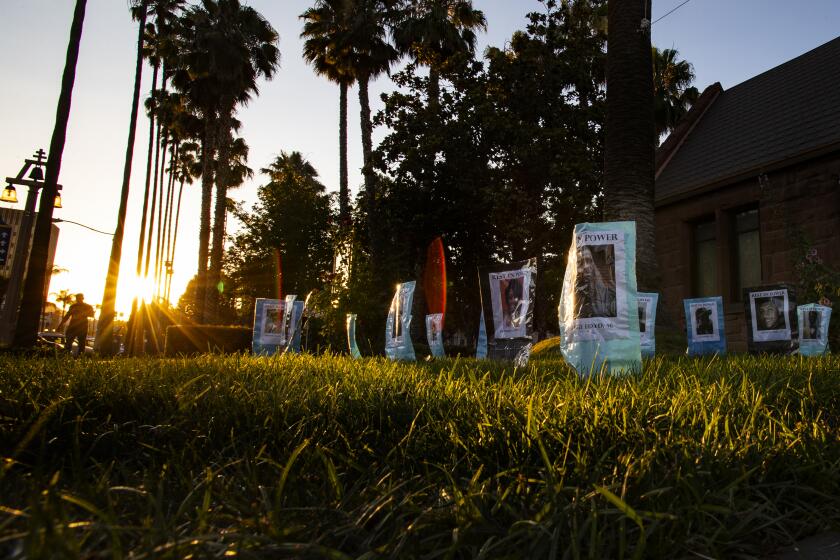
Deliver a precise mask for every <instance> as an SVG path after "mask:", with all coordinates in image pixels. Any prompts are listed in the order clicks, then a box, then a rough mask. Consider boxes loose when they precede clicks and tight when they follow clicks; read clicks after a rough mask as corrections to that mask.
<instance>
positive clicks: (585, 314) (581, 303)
mask: <svg viewBox="0 0 840 560" xmlns="http://www.w3.org/2000/svg"><path fill="white" fill-rule="evenodd" d="M615 285H616V281H615V248H614V247H613V246H612V245H582V246H579V247H578V249H577V276H576V278H575V303H576V305H575V307H576V308H577V309H578V318H581V319H585V318H590V317H616V315H617V314H616V294H615Z"/></svg>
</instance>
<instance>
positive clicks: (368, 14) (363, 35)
mask: <svg viewBox="0 0 840 560" xmlns="http://www.w3.org/2000/svg"><path fill="white" fill-rule="evenodd" d="M351 6H352V7H351V10H350V27H349V35H348V42H349V48H350V49H351V53H350V57H351V60H350V64H351V68H352V72H353V75H354V77H355V78H356V82H357V83H358V84H359V107H360V111H359V112H360V114H359V120H360V128H361V131H362V158H363V159H362V165H363V166H362V174H363V176H364V182H365V194H366V196H365V199H366V205H367V211H368V214H370V213H371V212H372V211H373V206H374V204H375V201H376V192H375V188H376V187H375V185H374V181H373V179H374V176H373V162H372V155H373V123H372V122H371V118H370V96H369V93H368V85H369V83H370V81H371V80H373V79H375V78H377V77H378V76H379V75H380V74H382V73H384V72H387V71H388V70H389V69H390V68H391V65H392V64H393V63H394V62H396V60H397V58H398V56H399V53H398V52H397V50H396V48H394V46H393V45H392V44H391V43H390V42H389V28H390V25H391V24H392V23H393V21H394V17H395V7H396V3H395V1H394V0H353V1H352V3H351Z"/></svg>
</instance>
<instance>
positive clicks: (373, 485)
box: [0, 356, 840, 559]
mask: <svg viewBox="0 0 840 560" xmlns="http://www.w3.org/2000/svg"><path fill="white" fill-rule="evenodd" d="M0 456H2V459H3V462H2V466H0V468H2V471H0V557H13V558H14V557H18V558H27V559H32V558H62V557H66V558H74V557H86V558H95V557H106V558H120V557H122V558H166V557H171V558H186V557H193V558H217V557H218V558H225V557H237V558H286V557H294V558H332V559H343V558H360V557H361V558H367V559H374V558H596V559H598V558H634V557H636V558H641V557H644V558H684V557H688V558H698V557H700V558H702V557H710V558H752V557H758V558H761V557H765V556H766V555H767V554H769V553H771V552H773V551H775V550H778V549H779V548H780V547H782V546H785V545H788V544H790V543H792V542H794V541H795V540H798V539H800V538H802V537H805V536H807V535H810V534H814V533H817V532H820V531H825V530H831V529H834V530H836V529H838V527H840V474H838V473H840V358H837V357H826V358H819V359H800V358H798V357H796V358H793V357H792V358H778V357H763V358H756V357H747V356H739V357H731V358H726V359H705V360H694V359H685V358H667V359H656V360H653V361H651V362H649V363H647V364H646V368H645V372H644V374H642V375H636V376H630V377H625V378H594V379H591V380H581V379H579V378H578V377H577V376H576V375H575V374H574V373H573V372H572V371H570V370H569V369H568V368H567V367H566V366H565V365H564V364H563V363H562V362H561V361H559V360H556V359H551V358H547V359H543V360H535V361H534V362H532V365H531V366H529V368H528V369H525V370H518V371H514V370H513V369H511V368H510V367H507V368H506V367H504V366H502V365H499V364H492V363H489V362H485V361H481V362H477V361H475V360H472V359H467V360H443V361H436V362H432V363H418V364H412V365H405V364H392V363H389V362H386V361H384V360H381V359H367V360H359V361H353V360H350V359H348V358H343V357H331V356H321V357H311V356H297V357H286V358H253V357H241V356H232V357H219V356H206V357H201V358H196V359H180V360H179V359H168V360H164V359H119V360H110V361H109V360H101V361H100V360H87V359H81V360H71V359H51V358H31V359H25V358H16V357H12V356H0Z"/></svg>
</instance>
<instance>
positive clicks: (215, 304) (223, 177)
mask: <svg viewBox="0 0 840 560" xmlns="http://www.w3.org/2000/svg"><path fill="white" fill-rule="evenodd" d="M232 113H233V109H232V108H230V109H224V110H223V111H222V112H221V115H220V118H219V136H218V138H219V157H218V159H217V162H218V170H217V172H216V173H217V176H216V205H215V207H214V210H213V245H212V249H211V251H210V272H209V274H208V277H207V293H206V294H205V306H206V307H205V316H206V322H207V323H217V322H218V321H219V290H218V286H219V282H220V281H221V278H222V260H223V259H224V243H225V216H226V214H227V204H226V203H227V185H228V179H229V173H228V170H229V168H230V161H229V159H230V145H231V132H230V116H231V114H232Z"/></svg>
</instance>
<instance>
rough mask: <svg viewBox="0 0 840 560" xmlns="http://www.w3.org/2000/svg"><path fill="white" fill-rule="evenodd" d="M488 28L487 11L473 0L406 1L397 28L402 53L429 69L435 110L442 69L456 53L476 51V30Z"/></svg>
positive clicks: (430, 99) (397, 37)
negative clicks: (474, 5) (485, 12)
mask: <svg viewBox="0 0 840 560" xmlns="http://www.w3.org/2000/svg"><path fill="white" fill-rule="evenodd" d="M486 28H487V20H486V19H485V17H484V12H482V11H481V10H477V9H475V8H474V7H473V4H472V1H471V0H418V1H409V2H405V4H404V5H403V7H402V10H401V14H400V17H399V20H398V22H397V23H396V26H395V30H394V37H395V40H396V45H397V48H398V49H399V50H400V52H401V53H402V54H409V55H411V56H412V57H413V58H414V60H415V61H416V62H417V63H418V64H420V65H423V66H428V68H429V84H428V87H429V92H428V95H429V105H430V108H431V110H432V111H431V112H432V113H434V112H435V110H436V108H437V104H438V98H439V92H440V71H441V70H442V69H443V68H444V65H445V64H446V63H447V62H448V61H449V60H450V59H452V58H453V57H454V56H456V55H463V54H472V53H473V52H474V51H475V41H476V35H475V32H476V30H484V29H486Z"/></svg>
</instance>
